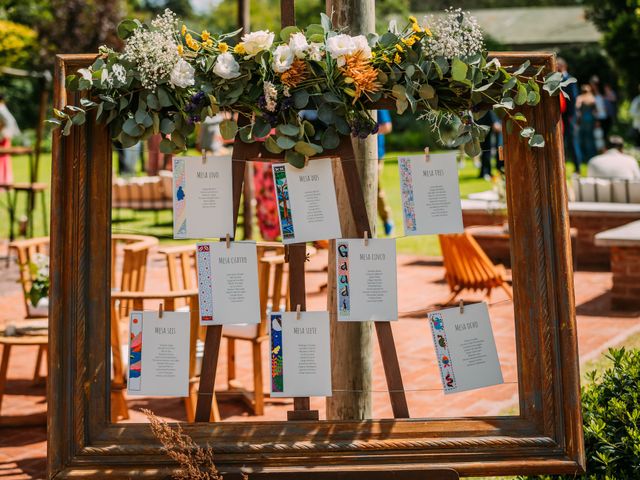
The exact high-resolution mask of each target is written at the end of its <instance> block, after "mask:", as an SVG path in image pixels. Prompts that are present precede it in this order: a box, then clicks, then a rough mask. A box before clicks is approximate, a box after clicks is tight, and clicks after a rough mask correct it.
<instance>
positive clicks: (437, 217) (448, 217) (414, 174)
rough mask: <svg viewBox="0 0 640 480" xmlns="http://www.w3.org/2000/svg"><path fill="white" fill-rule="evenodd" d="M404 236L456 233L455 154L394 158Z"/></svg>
mask: <svg viewBox="0 0 640 480" xmlns="http://www.w3.org/2000/svg"><path fill="white" fill-rule="evenodd" d="M398 168H399V170H400V190H401V192H402V212H403V218H404V233H405V235H431V234H439V233H460V232H462V231H463V230H464V227H463V225H462V206H461V203H460V186H459V184H458V164H457V162H456V153H455V152H452V153H443V154H435V155H416V156H412V157H400V158H398Z"/></svg>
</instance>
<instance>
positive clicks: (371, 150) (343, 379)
mask: <svg viewBox="0 0 640 480" xmlns="http://www.w3.org/2000/svg"><path fill="white" fill-rule="evenodd" d="M327 15H329V16H330V17H331V19H332V21H333V24H334V26H335V27H336V28H339V29H340V28H346V29H347V31H348V33H350V34H351V35H357V34H366V33H369V32H373V31H375V2H374V0H329V1H327ZM376 145H377V142H376V137H374V136H371V137H369V138H367V139H366V140H357V141H355V142H354V150H355V157H356V158H355V163H356V165H357V166H358V172H359V174H360V182H361V184H362V190H363V194H364V198H365V205H366V210H367V214H368V217H369V219H370V222H369V223H370V225H369V226H368V227H369V228H367V230H368V231H369V236H371V237H373V236H374V235H375V224H376V221H375V220H376V219H377V208H376V207H377V205H376V198H377V193H378V192H377V187H378V165H377V151H376ZM351 161H352V160H351ZM336 167H337V168H334V176H335V183H336V192H337V198H338V209H339V211H340V212H342V215H341V217H342V218H341V224H342V235H343V237H344V238H353V237H357V236H358V229H357V228H356V222H357V221H359V219H357V218H356V219H355V221H354V219H353V215H345V213H346V212H350V211H351V207H350V201H349V194H348V192H347V190H346V185H345V181H344V180H345V179H344V175H343V172H342V169H341V168H339V167H338V166H337V165H336ZM349 217H351V218H349ZM334 265H335V242H333V241H332V242H331V247H330V249H329V282H328V294H327V309H328V310H329V313H330V317H331V355H332V374H331V377H332V378H331V380H332V385H333V389H334V393H333V396H332V397H329V398H327V418H328V419H340V420H349V419H355V420H359V419H365V418H371V414H372V398H371V386H372V383H371V378H372V354H371V350H372V343H371V342H372V335H373V324H372V323H371V322H341V323H340V324H338V321H337V307H336V297H335V282H336V278H335V268H334V267H333V266H334ZM336 390H337V391H336ZM342 390H348V391H347V392H343V391H342Z"/></svg>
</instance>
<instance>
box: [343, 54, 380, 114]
mask: <svg viewBox="0 0 640 480" xmlns="http://www.w3.org/2000/svg"><path fill="white" fill-rule="evenodd" d="M340 71H341V72H342V74H343V75H344V76H345V77H347V78H350V79H353V86H354V87H355V92H356V94H355V97H354V102H355V101H356V100H358V99H359V98H360V97H361V96H362V95H366V96H367V97H368V96H369V94H371V93H375V92H377V91H379V90H380V89H381V88H382V86H381V85H380V83H378V72H377V71H376V69H375V68H373V65H371V61H370V60H369V59H367V58H364V56H363V55H362V52H356V53H355V54H353V55H349V56H347V57H346V58H345V64H344V66H342V67H340Z"/></svg>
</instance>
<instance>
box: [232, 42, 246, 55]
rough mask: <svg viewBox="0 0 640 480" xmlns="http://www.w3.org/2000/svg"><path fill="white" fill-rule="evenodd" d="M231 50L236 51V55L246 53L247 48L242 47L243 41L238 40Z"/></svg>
mask: <svg viewBox="0 0 640 480" xmlns="http://www.w3.org/2000/svg"><path fill="white" fill-rule="evenodd" d="M233 52H234V53H237V54H238V55H244V54H245V53H247V50H246V49H245V48H244V43H242V42H240V43H239V44H237V45H236V46H235V47H233Z"/></svg>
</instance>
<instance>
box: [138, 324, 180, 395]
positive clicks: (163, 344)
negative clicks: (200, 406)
mask: <svg viewBox="0 0 640 480" xmlns="http://www.w3.org/2000/svg"><path fill="white" fill-rule="evenodd" d="M190 329H191V320H190V318H189V312H164V313H163V315H162V318H159V314H158V312H131V315H130V317H129V381H128V382H127V393H128V394H129V395H143V396H147V397H152V396H155V397H186V396H188V395H189V332H190Z"/></svg>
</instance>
